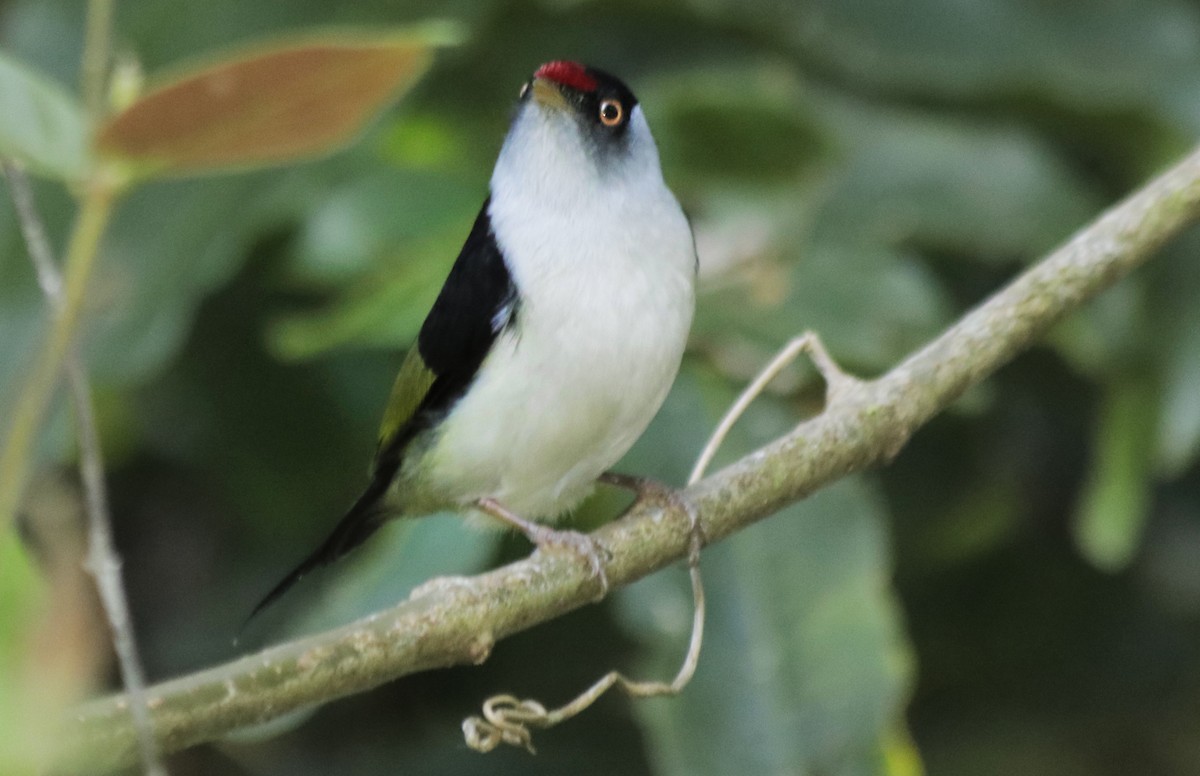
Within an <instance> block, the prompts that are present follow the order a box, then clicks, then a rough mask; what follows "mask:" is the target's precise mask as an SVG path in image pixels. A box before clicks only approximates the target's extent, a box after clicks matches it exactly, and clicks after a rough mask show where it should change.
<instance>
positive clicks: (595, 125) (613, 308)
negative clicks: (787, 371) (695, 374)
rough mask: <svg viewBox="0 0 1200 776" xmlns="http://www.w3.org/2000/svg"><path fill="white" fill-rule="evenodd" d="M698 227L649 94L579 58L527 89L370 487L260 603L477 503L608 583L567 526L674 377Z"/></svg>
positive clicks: (630, 482)
mask: <svg viewBox="0 0 1200 776" xmlns="http://www.w3.org/2000/svg"><path fill="white" fill-rule="evenodd" d="M696 270H697V257H696V249H695V242H694V240H693V236H692V231H691V226H690V224H689V222H688V220H687V218H686V216H685V215H684V213H683V210H682V209H681V208H680V206H679V203H678V201H676V199H675V196H674V195H673V194H672V193H671V191H670V189H668V188H667V186H666V183H665V182H664V181H663V176H662V170H661V167H660V165H659V159H658V149H657V147H656V146H655V144H654V138H653V137H652V136H651V134H650V128H649V126H648V125H647V123H646V117H645V115H644V114H643V112H642V108H641V106H640V105H639V104H638V101H637V98H636V97H634V95H633V93H632V92H631V91H630V90H629V88H628V87H627V86H626V85H625V84H624V83H622V82H621V81H620V80H618V79H617V78H615V77H613V76H612V75H610V74H608V73H606V72H604V71H602V70H598V69H596V68H592V67H587V66H585V65H582V64H579V63H576V62H566V61H556V62H549V63H547V64H545V65H542V66H541V67H540V68H538V69H537V71H536V72H535V73H534V74H533V77H532V78H531V79H530V80H529V81H527V82H526V83H525V84H524V85H523V86H522V87H521V91H520V97H519V100H518V104H517V109H516V113H515V116H514V118H513V121H512V125H511V127H510V128H509V130H508V134H507V136H506V137H505V139H504V144H503V146H502V148H501V150H500V155H499V157H498V159H497V160H496V166H495V169H494V171H493V173H492V178H491V183H490V194H489V196H488V197H487V198H486V199H485V200H484V203H483V207H482V208H481V209H480V211H479V215H478V216H477V217H476V218H475V223H474V226H473V227H472V228H471V232H470V234H469V235H468V236H467V239H466V243H465V244H464V245H463V247H462V250H461V252H460V253H459V255H458V259H457V261H455V263H454V265H453V267H451V269H450V273H449V276H448V277H447V278H446V282H445V285H443V287H442V290H441V292H440V293H439V295H438V297H437V300H436V301H435V302H434V304H433V307H432V309H431V310H430V311H429V315H428V316H427V317H426V319H425V322H424V324H423V325H422V326H421V330H420V334H419V335H418V337H417V341H416V343H415V345H414V346H413V347H412V348H411V349H410V350H409V351H408V355H407V357H406V358H405V359H404V362H403V364H402V365H401V367H400V373H399V375H398V376H397V378H396V382H395V385H394V386H393V388H392V392H391V396H390V398H389V400H388V404H387V408H386V411H385V413H384V417H383V422H382V426H381V428H380V432H379V440H378V447H377V450H376V454H375V459H374V464H373V466H372V468H371V477H370V482H369V484H368V485H367V487H366V490H365V491H364V492H363V493H362V495H361V496H360V497H359V498H358V500H357V501H355V502H354V505H353V506H351V507H350V509H349V511H348V512H347V513H346V514H345V516H344V517H343V518H342V519H341V522H339V523H338V524H337V527H335V528H334V530H333V532H332V534H330V536H329V538H327V539H326V540H325V542H324V543H323V544H321V546H320V547H318V548H317V549H316V550H315V551H314V552H313V553H312V554H311V555H310V556H308V557H307V558H306V559H305V560H304V561H303V562H302V563H300V565H299V566H297V567H296V568H295V569H294V570H293V571H292V572H291V573H290V574H288V575H287V576H286V577H284V578H283V580H282V581H281V582H279V584H278V585H276V586H275V587H274V588H273V589H272V590H271V591H270V592H269V593H268V594H267V595H266V596H265V597H264V598H263V599H262V601H261V602H260V603H259V604H258V606H256V607H255V609H254V611H253V613H252V614H251V617H254V615H256V614H258V613H259V612H260V611H262V610H263V609H264V608H266V607H267V606H268V605H270V604H271V603H272V602H274V601H276V600H277V599H278V598H279V597H280V596H282V595H283V594H284V593H285V592H286V591H287V590H288V589H289V588H290V587H291V586H292V585H294V584H295V583H296V582H297V581H299V580H300V579H301V577H303V576H304V575H305V574H307V573H309V572H310V571H312V570H314V569H315V568H318V567H320V566H324V565H326V564H329V563H332V562H333V561H335V560H337V559H338V558H341V557H342V556H343V555H345V554H346V553H347V552H349V551H350V550H352V549H354V548H355V547H357V546H358V545H360V544H362V543H363V542H364V541H365V540H366V539H367V538H368V537H370V536H371V534H373V533H374V532H375V531H376V530H377V529H378V528H379V527H380V526H381V525H382V524H383V523H384V522H386V521H387V520H388V519H390V518H393V517H416V516H421V515H427V514H430V513H433V512H438V511H443V510H463V509H465V510H470V511H472V512H474V513H480V514H483V515H487V516H490V517H491V518H495V519H497V520H499V521H502V522H504V523H507V524H508V525H510V526H511V527H514V528H516V529H518V530H520V531H521V532H522V533H524V534H525V535H526V536H527V537H528V538H529V539H530V540H531V541H532V542H534V543H535V544H537V545H538V546H539V547H545V546H551V545H565V546H567V547H570V548H573V549H575V550H576V551H577V552H579V553H580V554H581V555H583V556H584V557H585V558H586V559H587V560H588V561H589V563H591V565H592V568H593V571H594V572H595V573H596V574H597V575H599V576H600V579H601V582H602V585H603V588H602V589H606V588H607V580H606V579H605V578H604V576H603V568H602V565H601V563H600V561H599V558H598V555H597V551H596V547H595V545H593V544H592V543H591V541H590V539H588V537H586V536H584V535H582V534H579V533H576V532H573V531H565V530H557V529H554V528H552V527H550V526H548V525H545V523H547V522H551V521H554V520H555V519H556V518H559V517H560V516H562V515H563V514H564V513H566V512H568V511H570V510H571V509H572V508H574V507H575V506H576V505H577V504H579V502H580V501H582V500H583V499H584V498H585V497H586V496H587V495H588V494H589V493H590V492H591V491H592V489H593V487H594V486H595V483H596V482H597V480H598V479H600V478H602V477H604V478H606V481H608V482H610V483H612V484H615V485H620V486H625V487H631V486H632V487H637V485H638V483H639V480H637V479H636V478H629V477H622V476H620V475H613V474H606V472H607V470H608V468H609V467H610V466H612V465H613V464H615V463H616V462H617V460H618V459H620V458H621V456H622V455H624V454H625V452H626V451H627V450H629V448H630V447H631V446H632V445H633V443H634V441H636V440H637V438H638V437H639V436H641V434H642V432H643V431H644V430H645V429H646V426H647V425H648V424H649V423H650V420H651V419H652V418H653V417H654V415H655V413H657V412H658V409H659V407H660V406H661V405H662V403H663V400H664V399H665V398H666V395H667V391H668V390H669V389H670V387H671V384H672V383H673V382H674V380H675V375H676V373H677V372H678V371H679V364H680V361H681V359H682V357H683V350H684V345H685V343H686V340H687V336H688V330H689V329H690V327H691V322H692V314H693V311H694V308H695V278H696Z"/></svg>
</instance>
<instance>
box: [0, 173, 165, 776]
mask: <svg viewBox="0 0 1200 776" xmlns="http://www.w3.org/2000/svg"><path fill="white" fill-rule="evenodd" d="M0 166H2V168H3V171H4V177H5V178H6V179H7V180H8V186H9V190H10V191H11V192H12V198H13V204H14V205H15V207H16V211H17V220H18V221H19V222H20V224H21V234H22V235H24V237H25V244H26V247H27V248H28V250H29V258H30V260H31V261H32V262H33V265H34V268H35V269H36V272H37V277H38V284H39V285H41V287H42V291H43V292H44V293H45V295H46V301H47V302H48V303H49V304H50V306H51V308H52V309H53V310H54V313H55V315H61V314H62V312H63V308H64V301H63V283H62V277H61V276H60V275H59V273H58V268H57V267H55V265H54V255H53V250H52V249H51V247H50V241H49V240H48V239H47V237H46V230H45V228H44V226H43V225H42V219H41V217H40V216H39V215H38V212H37V206H36V203H35V202H34V200H33V188H32V187H31V186H30V185H29V179H28V177H27V176H26V175H25V172H24V171H23V170H21V169H20V167H18V166H17V165H16V164H15V163H13V162H11V161H8V160H0ZM65 368H66V372H67V381H68V383H69V385H70V388H71V396H72V399H73V401H74V407H75V420H76V428H77V433H78V436H79V458H80V472H81V476H82V480H83V488H84V493H85V500H86V505H87V516H88V556H87V568H88V570H89V571H90V572H91V574H92V576H93V577H94V578H95V580H96V588H97V590H99V592H100V601H101V603H102V604H103V606H104V611H105V614H106V615H107V616H108V622H109V626H110V627H111V629H112V640H113V649H114V650H115V651H116V654H117V662H118V665H120V667H121V677H122V679H123V681H124V684H125V691H126V692H127V693H129V697H130V700H131V702H132V713H133V719H134V724H135V725H136V727H137V731H138V744H139V747H140V749H141V755H142V765H143V768H144V769H145V772H146V773H147V774H148V776H165V774H166V772H167V771H166V769H165V768H164V766H163V764H162V760H161V757H160V756H159V752H158V742H157V741H156V740H155V738H154V728H153V722H152V721H151V719H150V710H149V708H148V706H147V704H146V677H145V672H144V671H143V670H142V664H141V661H140V660H139V659H138V652H137V644H136V642H135V640H134V637H133V626H132V625H131V623H130V617H129V604H128V603H127V599H126V596H125V587H124V584H123V582H122V580H121V561H120V559H119V557H118V556H117V552H116V549H115V547H114V546H113V540H112V520H111V517H110V515H109V510H108V494H107V487H106V485H105V482H104V461H103V457H102V453H101V451H100V438H99V435H98V434H97V432H96V418H95V409H94V407H93V405H92V394H91V389H90V387H89V385H88V379H87V370H86V369H85V368H84V366H83V359H81V358H80V356H79V352H78V350H77V349H76V348H74V347H72V349H71V351H70V352H69V353H68V354H67V357H66V362H65Z"/></svg>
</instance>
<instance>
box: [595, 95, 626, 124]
mask: <svg viewBox="0 0 1200 776" xmlns="http://www.w3.org/2000/svg"><path fill="white" fill-rule="evenodd" d="M623 118H625V108H624V106H622V105H621V103H620V102H618V101H617V100H605V101H604V102H602V103H600V123H601V124H603V125H604V126H606V127H615V126H616V125H618V124H620V123H621V119H623Z"/></svg>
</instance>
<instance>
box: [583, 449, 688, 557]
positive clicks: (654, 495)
mask: <svg viewBox="0 0 1200 776" xmlns="http://www.w3.org/2000/svg"><path fill="white" fill-rule="evenodd" d="M597 479H598V480H599V481H600V482H602V483H604V484H605V485H612V486H613V487H616V488H621V489H623V490H630V491H633V492H634V494H636V496H637V501H638V502H639V503H640V502H642V501H649V502H656V503H658V504H661V505H663V506H664V507H666V508H668V509H677V510H679V511H680V512H683V513H684V514H685V515H687V517H688V527H689V528H688V530H689V533H690V535H691V544H690V546H689V548H688V563H690V564H691V565H693V566H694V565H696V563H697V562H698V561H699V558H700V549H701V548H702V547H704V545H705V543H706V542H707V540H706V539H705V536H704V529H703V528H701V526H700V517H699V515H698V514H697V513H696V507H695V506H694V505H693V504H692V502H691V501H690V500H688V498H687V497H686V496H684V495H683V493H681V492H680V491H678V490H676V489H675V488H672V487H671V486H670V485H667V484H666V483H663V482H659V481H658V480H656V479H653V478H651V477H642V476H639V475H634V474H621V473H619V472H604V473H603V474H601V475H600V476H599V477H598V478H597Z"/></svg>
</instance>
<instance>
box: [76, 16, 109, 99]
mask: <svg viewBox="0 0 1200 776" xmlns="http://www.w3.org/2000/svg"><path fill="white" fill-rule="evenodd" d="M113 5H114V0H89V2H88V11H87V30H86V31H85V32H84V39H83V62H82V64H81V65H80V74H79V77H80V82H81V83H80V85H81V87H82V90H83V104H84V106H85V107H86V108H87V112H88V116H89V117H90V118H91V119H92V121H93V122H95V121H97V120H99V119H100V118H101V117H102V116H103V115H104V103H105V94H104V92H105V87H106V85H107V81H108V54H109V41H110V40H111V39H112V19H113Z"/></svg>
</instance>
